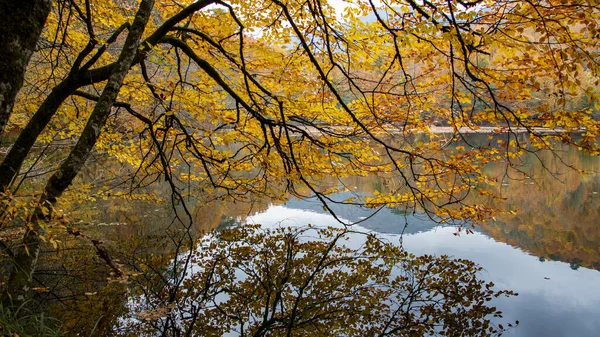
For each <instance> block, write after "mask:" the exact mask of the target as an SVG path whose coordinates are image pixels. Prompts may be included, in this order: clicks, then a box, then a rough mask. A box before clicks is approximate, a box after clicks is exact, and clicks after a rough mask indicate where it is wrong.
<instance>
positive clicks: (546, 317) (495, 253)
mask: <svg viewBox="0 0 600 337" xmlns="http://www.w3.org/2000/svg"><path fill="white" fill-rule="evenodd" d="M562 157H563V158H565V160H568V161H569V163H571V164H573V165H576V166H579V167H581V168H583V169H585V170H589V171H596V172H598V168H599V166H600V161H599V160H598V158H589V157H586V156H585V155H583V154H581V153H579V152H578V151H577V150H576V149H572V150H569V151H567V152H565V153H562ZM524 163H525V167H526V168H527V169H528V170H529V172H530V173H531V174H533V175H534V179H523V180H511V179H508V178H505V179H504V180H502V186H501V187H500V188H502V192H503V195H504V196H505V197H506V198H507V204H508V206H507V207H509V208H511V209H514V210H516V212H517V215H515V216H505V217H501V218H496V219H495V220H491V221H490V222H488V223H486V224H484V225H482V226H481V227H478V228H476V229H475V233H473V234H465V233H464V232H462V233H460V235H456V234H457V228H456V227H453V226H440V225H439V224H438V223H435V222H433V221H431V220H430V219H428V218H427V217H425V216H424V215H419V214H418V213H417V214H412V213H410V212H409V213H406V212H402V211H399V210H397V209H382V210H381V211H379V212H378V213H377V214H375V215H373V216H372V217H371V218H368V217H369V216H371V215H372V213H373V210H371V209H365V208H361V207H358V206H349V205H339V204H333V205H332V206H331V207H332V208H333V210H334V211H335V213H336V215H337V216H338V217H340V218H342V219H344V220H346V221H348V222H356V221H360V220H364V219H366V220H364V221H363V222H361V223H360V224H358V225H355V226H357V227H359V228H360V229H363V230H370V231H374V232H377V233H379V235H381V236H383V237H385V238H387V239H388V240H390V241H392V242H397V243H398V244H402V245H403V247H404V248H405V249H406V250H408V251H409V252H411V253H414V254H435V255H441V254H447V255H450V256H453V257H457V258H465V259H469V260H472V261H474V262H476V263H478V264H479V265H480V266H482V267H483V268H484V272H483V273H482V275H480V276H481V277H482V278H483V279H485V280H487V281H492V282H494V284H496V287H497V288H498V289H510V290H513V291H515V292H517V293H518V294H519V296H517V297H510V298H502V299H499V300H496V302H495V304H494V305H496V306H497V307H498V308H499V309H500V310H501V311H503V313H504V318H503V319H502V322H510V321H513V322H514V321H515V320H519V321H520V324H519V326H517V327H516V328H513V329H511V330H509V331H508V332H507V333H506V334H505V336H515V337H517V336H519V337H524V336H598V332H599V331H600V320H599V319H598V318H599V317H600V271H599V269H600V263H599V262H600V235H599V233H600V222H599V220H598V219H600V217H599V216H600V195H599V194H598V192H600V176H599V175H598V174H597V173H592V174H590V175H587V176H579V175H577V174H576V173H575V172H572V171H570V170H568V169H566V168H564V167H562V168H561V165H560V163H559V162H558V161H557V160H554V161H552V160H550V162H549V165H550V166H547V167H546V168H547V169H550V170H551V172H553V173H554V175H551V174H549V172H547V171H545V169H544V168H542V167H541V164H540V163H539V162H536V161H534V160H532V159H531V158H526V159H525V161H524ZM496 166H498V165H496ZM487 170H489V172H494V171H498V174H499V175H502V174H503V173H502V172H501V171H502V168H501V167H488V168H487ZM355 182H357V181H355ZM377 185H381V183H380V181H378V180H377V179H365V180H360V183H357V186H355V187H354V188H355V190H353V191H348V192H345V193H340V194H337V195H335V196H334V198H335V199H337V200H339V201H342V200H345V199H346V198H348V197H349V196H352V195H356V194H358V195H361V194H363V193H368V192H372V189H373V188H375V189H377ZM374 186H375V187H374ZM367 218H368V219H367ZM245 221H246V222H249V223H259V224H262V225H263V226H266V227H272V226H302V225H307V224H309V223H310V224H314V225H321V226H323V225H339V223H337V221H336V220H335V219H334V218H333V217H332V216H331V215H330V214H328V213H326V212H325V211H324V210H323V208H322V205H321V204H320V203H319V202H318V201H317V200H311V199H304V200H298V199H291V200H289V201H287V202H286V203H284V204H282V205H271V206H269V207H268V208H267V209H266V210H264V211H261V212H258V213H256V214H253V215H251V216H249V217H247V218H246V219H245ZM350 241H352V238H351V239H350Z"/></svg>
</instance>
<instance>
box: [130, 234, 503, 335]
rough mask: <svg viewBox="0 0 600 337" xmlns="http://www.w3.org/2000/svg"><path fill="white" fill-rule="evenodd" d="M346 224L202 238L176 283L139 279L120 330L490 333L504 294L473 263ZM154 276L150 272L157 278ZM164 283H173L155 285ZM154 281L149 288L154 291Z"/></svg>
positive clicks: (174, 332)
mask: <svg viewBox="0 0 600 337" xmlns="http://www.w3.org/2000/svg"><path fill="white" fill-rule="evenodd" d="M349 235H352V236H354V237H355V238H356V237H358V236H359V235H361V234H358V233H352V232H351V231H348V230H344V229H331V228H329V229H319V230H317V229H314V228H311V227H308V228H301V229H298V228H295V229H294V228H284V229H281V228H279V229H275V230H263V229H261V228H260V227H259V226H239V227H236V228H233V229H229V230H224V231H222V232H220V233H218V234H217V235H216V237H207V238H206V239H205V240H204V241H203V243H202V244H201V247H199V248H198V249H197V251H196V252H195V253H194V254H193V258H192V260H193V261H196V263H198V265H197V266H196V267H194V268H192V269H193V270H194V271H193V272H190V273H188V274H187V276H186V279H185V280H184V282H183V283H182V287H180V288H179V289H178V291H176V292H172V291H171V290H172V289H173V281H172V280H165V281H167V284H164V283H162V284H161V283H160V282H154V283H153V284H151V286H149V285H148V284H141V287H140V289H142V290H143V291H144V297H143V299H142V300H141V301H140V302H138V303H137V305H133V306H132V309H133V311H134V312H133V313H132V314H134V315H136V316H135V317H137V319H131V320H127V321H126V324H125V326H123V327H122V329H123V331H137V332H140V331H144V332H145V333H147V334H148V335H154V334H160V335H182V336H183V335H202V336H223V335H226V334H228V333H229V334H230V333H234V334H236V335H240V336H284V335H287V336H339V335H344V336H375V335H378V336H424V335H438V334H439V335H444V336H464V335H473V336H475V335H477V336H479V335H488V334H489V335H495V334H496V333H498V332H501V331H503V327H502V325H499V326H495V325H493V324H491V323H490V321H489V319H490V318H491V316H494V317H498V316H501V313H500V312H497V311H496V309H495V308H494V307H491V306H489V305H488V304H487V303H488V301H490V300H491V299H492V298H493V297H498V296H500V295H510V294H512V292H510V291H499V292H497V291H494V290H492V286H493V284H491V283H488V284H486V283H484V282H483V281H481V280H479V279H477V277H476V275H477V274H478V273H479V272H480V271H481V268H479V267H477V266H476V265H475V264H474V263H472V262H470V261H466V260H455V259H450V258H448V257H445V256H441V257H433V256H422V257H415V256H412V255H410V254H408V253H406V252H405V251H403V250H402V249H401V248H399V247H397V246H394V245H392V244H389V243H385V242H382V241H381V240H379V239H377V238H376V237H374V236H372V235H369V236H366V237H365V241H364V244H362V245H361V246H360V248H358V249H351V248H347V247H346V246H345V245H344V244H343V243H344V242H345V241H344V238H345V237H347V236H349ZM153 280H155V281H156V278H154V279H153ZM164 287H168V288H169V291H168V292H166V291H161V290H160V289H161V288H162V289H165V288H164ZM152 289H155V290H152Z"/></svg>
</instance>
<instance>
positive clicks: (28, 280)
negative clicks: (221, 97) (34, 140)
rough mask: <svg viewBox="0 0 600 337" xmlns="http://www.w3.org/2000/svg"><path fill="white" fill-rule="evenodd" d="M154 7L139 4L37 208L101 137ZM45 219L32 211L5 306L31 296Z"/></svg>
mask: <svg viewBox="0 0 600 337" xmlns="http://www.w3.org/2000/svg"><path fill="white" fill-rule="evenodd" d="M153 6H154V0H142V2H141V4H140V6H139V8H138V11H137V13H136V15H135V19H134V21H133V25H132V26H131V29H130V31H129V34H128V35H127V39H126V40H125V44H124V46H123V48H122V50H121V54H120V55H119V59H118V60H117V62H116V64H115V67H114V68H113V71H112V73H111V75H110V77H109V78H108V82H107V83H106V86H105V87H104V90H103V91H102V95H101V96H100V99H99V100H98V103H97V104H96V106H95V107H94V110H93V111H92V114H91V116H90V118H89V120H88V122H87V124H86V126H85V128H84V130H83V132H82V134H81V137H80V138H79V140H78V141H77V144H75V147H73V149H72V150H71V153H70V154H69V156H68V158H67V159H66V160H65V161H64V162H63V163H62V164H61V166H60V168H59V169H58V171H57V172H56V173H54V174H53V175H52V177H50V179H49V180H48V183H47V184H46V187H45V189H44V192H43V194H42V197H41V198H40V205H46V204H49V205H53V204H54V203H56V199H57V198H58V197H60V196H61V194H62V193H63V192H64V191H65V189H66V188H67V187H68V186H69V185H71V183H72V182H73V179H74V178H75V176H76V175H77V173H79V171H80V170H81V168H82V167H83V165H84V164H85V161H86V160H87V158H88V157H89V155H90V153H91V151H92V149H93V147H94V145H95V144H96V141H97V139H98V137H99V135H100V130H101V129H102V127H103V126H104V124H105V123H106V120H107V119H108V116H109V114H110V110H111V108H112V105H113V103H114V102H115V100H116V98H117V94H118V93H119V90H120V89H121V85H122V84H123V79H124V78H125V76H126V75H127V72H128V70H129V67H130V66H131V64H132V62H133V60H134V59H135V56H136V55H137V52H138V46H139V43H140V39H141V37H142V33H143V32H144V28H145V27H146V24H147V23H148V19H149V17H150V13H151V12H152V8H153ZM46 217H47V216H45V215H44V213H43V212H42V208H41V207H38V208H37V209H36V210H35V212H34V215H33V218H32V221H31V222H32V223H33V228H30V229H27V231H26V233H25V236H24V238H23V246H22V248H20V249H19V250H18V251H17V253H16V254H15V266H16V267H15V268H14V269H13V272H12V273H11V276H10V279H9V281H8V284H7V287H6V293H5V296H4V299H3V301H4V302H5V303H7V302H8V298H9V297H8V294H10V298H11V299H12V302H13V303H12V304H13V305H15V304H16V305H18V304H20V303H23V302H24V301H26V300H27V299H28V298H30V296H31V287H32V279H33V272H34V271H35V266H36V264H37V258H38V255H39V252H40V248H41V243H42V240H41V238H40V235H43V234H44V227H43V226H42V223H43V221H45V220H46Z"/></svg>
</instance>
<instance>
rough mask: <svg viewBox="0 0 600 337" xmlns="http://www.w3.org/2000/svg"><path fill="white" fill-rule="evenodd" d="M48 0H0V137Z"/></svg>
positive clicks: (50, 6)
mask: <svg viewBox="0 0 600 337" xmlns="http://www.w3.org/2000/svg"><path fill="white" fill-rule="evenodd" d="M51 8H52V0H18V1H17V0H0V139H1V138H2V135H3V134H4V129H5V127H6V124H7V123H8V118H9V117H10V114H11V112H12V109H13V106H14V104H15V97H16V96H17V93H18V92H19V90H20V89H21V87H22V86H23V79H24V78H25V69H26V68H27V64H28V63H29V59H30V58H31V55H32V54H33V51H34V50H35V45H36V43H37V41H38V39H39V37H40V34H41V33H42V28H44V24H45V23H46V18H47V17H48V14H50V9H51Z"/></svg>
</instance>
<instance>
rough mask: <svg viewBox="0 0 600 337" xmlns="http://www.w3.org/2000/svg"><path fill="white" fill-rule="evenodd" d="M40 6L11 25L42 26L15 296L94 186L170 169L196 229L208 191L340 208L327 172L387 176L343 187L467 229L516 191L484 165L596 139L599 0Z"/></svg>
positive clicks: (594, 149)
mask: <svg viewBox="0 0 600 337" xmlns="http://www.w3.org/2000/svg"><path fill="white" fill-rule="evenodd" d="M42 2H43V3H44V4H46V5H47V4H52V7H51V9H50V10H49V11H46V12H39V13H38V12H35V15H37V16H36V18H38V19H39V18H40V15H41V17H42V18H43V17H44V16H45V17H46V20H45V26H44V28H43V30H41V31H39V29H38V30H37V31H35V30H26V29H20V28H17V27H16V26H15V27H12V26H11V25H9V24H4V25H3V26H1V29H2V30H4V32H2V33H6V34H8V35H7V36H13V37H16V38H17V39H18V38H19V37H20V35H23V36H22V37H23V38H25V37H26V38H27V39H29V40H31V39H33V40H34V41H37V44H36V45H35V48H34V47H33V44H31V45H30V46H29V47H28V46H26V45H23V48H29V49H28V50H25V52H24V53H23V55H24V56H29V55H31V57H30V58H29V60H28V61H27V60H25V61H23V62H21V61H19V62H21V64H24V65H25V66H24V67H23V68H24V71H25V70H26V72H25V75H24V80H22V79H21V78H20V77H19V76H16V75H15V77H14V78H13V77H9V78H8V80H11V81H12V82H11V83H10V85H8V86H5V85H2V86H0V98H4V97H8V98H10V99H12V100H14V102H15V104H14V108H12V107H9V108H6V109H4V108H3V110H1V111H0V122H1V121H2V120H6V119H8V117H10V120H9V122H8V125H7V127H6V128H4V125H3V122H2V123H0V128H1V129H0V135H4V140H3V143H2V144H3V145H4V147H5V149H6V155H4V156H3V157H2V162H1V163H0V192H1V193H2V199H1V202H2V204H3V206H2V207H3V209H2V213H1V217H0V224H1V225H2V230H3V232H6V231H8V230H9V229H14V228H17V229H20V230H22V231H24V232H25V233H24V236H23V240H22V241H21V242H19V243H16V244H14V245H13V246H12V248H11V247H9V246H10V245H5V244H3V246H4V247H6V249H5V251H6V252H7V253H6V254H7V256H9V257H10V258H11V259H12V260H13V261H14V265H15V266H16V267H14V268H12V270H11V272H10V275H11V276H10V278H9V279H8V280H7V283H6V286H5V288H6V291H5V292H4V295H3V297H4V300H6V299H7V298H8V297H9V296H8V294H12V295H14V296H13V297H14V298H15V299H18V300H19V301H22V300H25V299H27V298H29V297H31V288H32V287H31V284H32V283H33V275H34V272H35V269H36V264H37V260H38V256H39V252H40V249H41V248H40V247H41V246H42V245H44V244H47V243H52V244H55V245H56V243H57V241H56V240H55V239H53V237H54V236H55V235H57V234H56V233H64V232H65V231H64V229H66V227H68V225H69V221H70V220H69V219H68V217H67V218H65V217H64V215H65V214H61V211H60V210H61V209H63V210H64V209H66V210H69V209H70V207H71V205H72V204H73V203H77V202H79V201H81V200H97V199H110V198H114V197H125V198H137V199H145V200H159V199H164V198H165V196H164V194H165V189H164V188H160V187H156V186H158V185H159V182H165V184H166V186H167V188H166V194H168V197H167V198H168V199H169V200H168V201H169V202H172V203H173V205H177V207H178V208H177V207H176V208H174V209H175V213H176V214H175V215H176V216H175V218H176V221H175V222H177V223H179V224H180V225H181V226H183V228H184V229H187V230H189V229H190V228H191V227H192V225H193V220H194V219H193V216H192V213H193V211H192V210H191V208H190V207H189V202H188V201H189V200H190V198H194V196H199V195H201V196H210V197H211V198H213V199H221V200H227V201H247V200H248V199H250V198H252V196H253V195H256V194H258V195H263V196H268V197H271V198H282V197H283V196H284V195H286V194H288V193H292V194H295V195H297V196H309V195H314V196H316V197H317V198H318V199H319V200H320V201H322V202H323V205H324V207H325V208H326V209H328V210H329V211H331V212H332V210H331V208H330V207H329V206H328V203H330V202H332V200H330V199H329V197H328V195H330V194H331V193H334V192H336V191H340V190H345V189H346V187H345V186H344V185H343V184H342V183H340V184H339V185H337V186H334V187H331V186H328V187H327V188H325V187H323V185H322V184H321V182H322V181H323V180H324V179H331V178H336V179H340V180H341V181H342V180H343V179H344V178H348V177H355V176H366V175H380V176H385V177H389V179H392V180H394V181H396V182H398V184H397V185H396V187H395V188H394V189H389V190H386V191H380V192H379V193H377V194H374V195H370V196H366V197H359V196H356V198H351V199H349V200H346V202H347V203H356V204H361V205H366V206H367V207H372V208H377V207H386V206H391V207H401V208H403V209H407V210H412V211H415V212H423V213H425V214H426V215H428V216H429V217H430V218H431V219H432V220H434V221H438V222H454V223H457V224H461V225H468V226H471V225H476V224H477V223H483V222H485V221H487V220H488V219H490V218H492V217H494V216H496V215H498V213H501V212H502V207H501V206H496V205H498V204H492V203H489V202H485V203H484V202H478V200H483V199H480V198H479V199H478V198H471V197H469V196H470V195H479V196H485V197H486V198H491V199H493V200H496V201H498V202H500V201H501V200H502V198H501V197H500V195H499V194H498V189H497V181H496V179H495V178H494V177H493V176H490V175H488V174H486V171H485V169H484V168H485V166H486V165H487V164H489V163H492V162H502V163H505V164H506V166H507V167H513V166H514V167H516V169H517V170H518V166H517V165H515V164H516V163H517V162H518V158H519V157H520V156H522V155H523V154H524V153H533V154H534V155H535V156H538V154H539V153H541V152H545V153H550V154H551V155H554V154H555V152H554V150H555V149H556V148H555V144H556V143H557V142H561V143H564V144H566V145H568V146H573V147H576V148H578V149H579V150H580V151H583V152H584V153H586V154H588V155H598V154H600V148H599V147H598V142H597V137H598V136H599V135H600V122H599V120H598V116H599V115H600V114H599V112H598V111H599V110H600V91H599V89H598V88H599V85H598V81H599V80H598V78H599V77H598V75H599V73H600V64H599V63H598V60H599V59H600V55H599V52H600V48H599V43H600V42H599V41H600V38H599V36H600V25H599V23H600V21H599V20H600V8H599V6H600V4H599V3H598V2H597V1H595V0H579V1H558V0H547V1H541V0H540V1H537V0H536V1H488V0H475V1H438V0H434V1H423V2H419V1H413V0H406V1H396V0H384V1H371V0H353V1H344V2H340V1H329V2H328V1H325V0H308V1H296V0H287V1H286V0H270V1H239V0H231V1H223V0H201V1H184V0H173V1H157V2H155V1H152V0H143V1H139V2H138V1H129V0H119V1H117V0H55V1H50V0H48V1H45V2H44V1H42ZM0 3H1V4H2V6H4V7H2V10H3V11H4V8H6V10H13V11H18V10H20V11H21V12H19V13H20V14H19V15H25V16H26V17H27V9H26V8H25V9H24V8H20V7H18V6H13V5H11V0H2V1H0ZM11 6H12V7H11ZM32 15H33V13H32ZM15 17H20V16H15ZM7 22H8V21H7ZM31 24H32V25H35V22H34V21H31ZM26 34H29V35H28V36H25V35H26ZM1 47H2V49H5V50H4V51H3V52H2V51H0V57H2V58H6V59H9V58H15V57H17V56H14V55H12V54H10V53H8V52H7V50H8V48H7V46H1ZM19 57H21V56H19ZM25 58H26V57H25ZM17 63H18V62H17ZM2 81H4V80H3V79H2ZM13 82H14V83H13ZM2 83H4V82H2ZM21 86H22V88H21V89H20V90H15V89H14V88H19V87H21ZM6 88H9V89H10V90H8V89H6ZM17 92H18V95H17ZM9 105H10V104H9ZM468 132H480V133H488V134H489V135H490V138H489V141H488V142H483V143H477V144H473V143H470V142H469V141H468V139H466V138H465V137H463V136H464V134H465V133H468ZM492 135H502V137H499V138H493V137H492ZM58 145H61V146H63V148H64V149H65V151H53V149H55V147H56V146H58ZM48 153H52V156H49V155H48ZM90 158H92V159H93V158H103V159H104V160H106V162H107V163H108V164H107V165H106V166H107V167H108V169H107V170H106V171H105V172H104V173H103V176H102V179H98V181H100V183H96V182H94V183H92V182H90V181H86V180H84V179H79V180H78V179H77V178H76V177H81V172H83V171H85V169H86V167H87V168H89V167H90V165H91V164H90V161H91V159H90ZM538 158H539V159H540V160H541V158H542V157H541V156H538ZM564 164H565V165H566V166H572V165H570V164H569V163H567V162H565V163H564ZM86 165H87V166H86ZM572 168H573V169H575V170H577V169H578V168H577V167H572ZM521 173H523V172H521ZM525 174H526V173H525ZM116 186H118V187H119V188H118V189H115V187H116ZM162 186H165V185H162ZM153 188H155V189H154V190H153ZM153 191H160V193H153ZM59 206H60V207H59ZM63 213H68V211H67V212H63ZM332 213H334V212H332ZM67 215H68V214H67ZM334 216H335V214H334ZM71 233H72V232H71ZM19 234H20V233H19ZM188 239H189V240H192V236H191V235H189V236H187V237H185V238H181V237H180V238H179V239H178V240H179V241H177V240H175V241H176V242H175V243H176V244H175V246H177V249H178V250H177V252H181V250H179V249H180V248H181V247H182V246H183V243H182V242H184V241H185V240H188ZM189 247H193V245H192V244H190V245H189ZM13 249H14V252H13V251H12V250H13ZM417 261H420V263H423V264H425V265H427V264H428V263H433V261H424V260H419V259H417ZM438 262H439V261H438ZM442 262H443V261H442ZM445 263H454V262H448V261H446V262H445ZM459 264H460V263H459ZM419 270H420V269H417V270H416V271H417V272H418V271H419Z"/></svg>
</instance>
